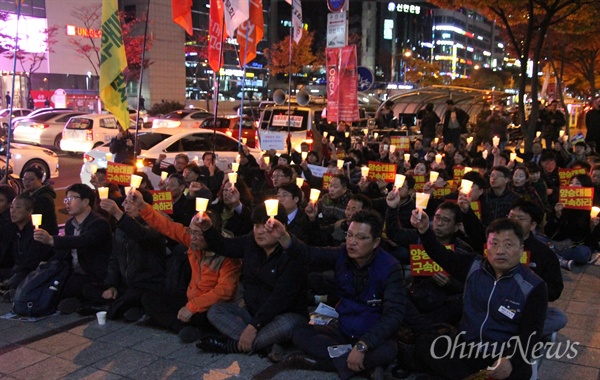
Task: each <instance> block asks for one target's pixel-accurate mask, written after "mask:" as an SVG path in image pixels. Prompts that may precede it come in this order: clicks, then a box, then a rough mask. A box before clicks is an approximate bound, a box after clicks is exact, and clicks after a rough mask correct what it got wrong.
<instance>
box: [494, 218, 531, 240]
mask: <svg viewBox="0 0 600 380" xmlns="http://www.w3.org/2000/svg"><path fill="white" fill-rule="evenodd" d="M502 231H513V232H514V233H515V235H517V237H518V238H519V242H520V243H521V244H523V238H524V237H525V234H524V233H523V228H522V227H521V225H520V224H519V223H517V222H515V221H514V220H512V219H509V218H500V219H496V220H494V221H493V222H492V223H490V225H489V226H488V228H487V229H486V230H485V236H486V237H487V236H489V235H490V234H491V233H496V232H502Z"/></svg>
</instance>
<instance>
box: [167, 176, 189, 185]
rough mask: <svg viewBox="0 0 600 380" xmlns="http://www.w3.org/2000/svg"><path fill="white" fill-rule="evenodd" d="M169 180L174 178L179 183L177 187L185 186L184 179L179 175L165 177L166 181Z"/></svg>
mask: <svg viewBox="0 0 600 380" xmlns="http://www.w3.org/2000/svg"><path fill="white" fill-rule="evenodd" d="M171 178H175V179H176V180H177V182H178V183H179V185H183V186H185V185H186V183H185V178H184V177H183V175H181V174H179V173H173V174H169V176H168V177H167V180H169V179H171Z"/></svg>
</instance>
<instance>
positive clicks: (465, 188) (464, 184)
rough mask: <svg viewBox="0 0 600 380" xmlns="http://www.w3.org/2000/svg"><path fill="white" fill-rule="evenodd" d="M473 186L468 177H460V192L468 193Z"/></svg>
mask: <svg viewBox="0 0 600 380" xmlns="http://www.w3.org/2000/svg"><path fill="white" fill-rule="evenodd" d="M472 187H473V181H469V180H468V179H462V180H461V181H460V192H461V193H463V194H469V193H470V192H471V188H472Z"/></svg>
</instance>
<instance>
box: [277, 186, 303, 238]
mask: <svg viewBox="0 0 600 380" xmlns="http://www.w3.org/2000/svg"><path fill="white" fill-rule="evenodd" d="M277 199H278V200H279V204H280V205H282V206H283V208H284V209H285V212H286V214H287V224H286V228H287V230H288V231H290V233H293V234H294V236H296V237H297V238H298V239H300V240H302V241H306V240H307V239H308V237H309V232H308V227H309V219H308V216H306V213H305V212H304V211H303V210H301V209H300V208H299V205H300V202H301V201H302V191H301V190H300V188H299V187H298V186H296V185H294V184H293V183H290V184H287V185H283V186H280V187H279V188H278V189H277Z"/></svg>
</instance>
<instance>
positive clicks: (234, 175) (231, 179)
mask: <svg viewBox="0 0 600 380" xmlns="http://www.w3.org/2000/svg"><path fill="white" fill-rule="evenodd" d="M227 177H228V178H229V182H230V183H231V184H232V185H233V184H235V183H236V182H237V173H236V172H233V173H227Z"/></svg>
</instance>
